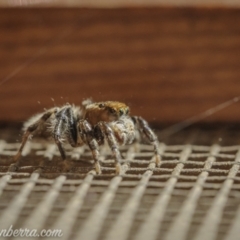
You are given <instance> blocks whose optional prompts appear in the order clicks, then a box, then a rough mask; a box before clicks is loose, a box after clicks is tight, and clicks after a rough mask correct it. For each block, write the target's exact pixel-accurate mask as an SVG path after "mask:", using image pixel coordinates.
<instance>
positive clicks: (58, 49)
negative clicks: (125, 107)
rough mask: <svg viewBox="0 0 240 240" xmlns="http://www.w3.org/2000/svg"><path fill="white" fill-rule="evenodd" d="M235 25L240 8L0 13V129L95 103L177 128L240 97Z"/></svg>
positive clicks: (236, 114) (218, 117)
mask: <svg viewBox="0 0 240 240" xmlns="http://www.w3.org/2000/svg"><path fill="white" fill-rule="evenodd" d="M239 26H240V10H238V9H194V8H132V9H111V10H110V9H73V8H72V9H51V8H50V9H48V8H45V9H44V8H40V9H30V8H26V9H15V8H9V9H0V56H1V57H0V120H1V121H24V120H25V119H26V118H28V117H29V116H31V115H32V114H34V113H36V112H39V111H42V109H43V108H48V107H51V106H52V105H53V103H52V101H51V98H54V99H55V102H56V104H58V105H59V104H60V105H61V104H64V103H65V102H67V101H68V102H70V103H75V104H80V103H81V101H82V99H84V98H87V97H92V98H94V99H96V100H97V101H99V100H109V99H112V100H119V101H124V102H126V103H128V104H129V105H130V106H131V107H132V113H133V114H137V115H142V116H144V117H146V118H147V119H148V120H149V121H155V122H177V121H181V120H183V119H186V118H188V117H191V116H193V115H195V114H198V113H200V112H202V111H204V110H207V109H209V108H211V107H213V106H215V105H217V104H220V103H222V102H224V101H226V100H229V99H230V98H233V97H235V96H238V95H240V91H239V89H240V81H239V79H240V68H239V62H240V28H239ZM61 97H63V99H62V98H61ZM38 102H40V103H41V104H38ZM238 109H239V104H234V105H233V106H231V107H229V108H228V109H226V110H224V111H221V112H219V113H218V114H215V115H214V116H212V117H210V118H208V119H206V121H225V122H226V121H239V120H240V111H238Z"/></svg>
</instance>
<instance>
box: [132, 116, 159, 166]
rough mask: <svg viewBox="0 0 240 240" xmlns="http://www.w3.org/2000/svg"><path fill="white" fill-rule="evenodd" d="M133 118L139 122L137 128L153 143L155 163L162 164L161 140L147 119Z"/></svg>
mask: <svg viewBox="0 0 240 240" xmlns="http://www.w3.org/2000/svg"><path fill="white" fill-rule="evenodd" d="M132 119H133V121H134V122H135V123H136V124H137V128H138V129H139V130H140V132H141V133H143V134H144V135H145V136H146V137H147V139H148V140H149V141H150V143H151V144H152V145H153V147H154V152H155V163H156V165H157V166H158V167H159V166H160V164H161V155H160V151H159V142H158V138H157V136H156V135H155V133H154V132H153V131H152V129H151V128H150V127H149V125H148V122H147V121H146V120H145V119H143V118H142V117H137V116H134V117H132Z"/></svg>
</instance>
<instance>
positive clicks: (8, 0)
mask: <svg viewBox="0 0 240 240" xmlns="http://www.w3.org/2000/svg"><path fill="white" fill-rule="evenodd" d="M0 6H4V7H16V6H17V7H18V6H19V7H22V6H23V7H87V8H96V7H97V8H119V7H150V6H151V7H159V6H174V7H179V6H184V7H189V6H190V7H193V6H195V7H206V6H207V7H239V6H240V2H239V1H236V0H221V1H219V0H194V1H192V0H178V1H176V0H168V1H167V0H148V1H143V0H114V1H112V0H101V1H96V0H67V1H66V0H57V1H56V0H1V1H0Z"/></svg>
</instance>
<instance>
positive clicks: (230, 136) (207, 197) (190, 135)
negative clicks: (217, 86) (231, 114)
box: [0, 128, 240, 240]
mask: <svg viewBox="0 0 240 240" xmlns="http://www.w3.org/2000/svg"><path fill="white" fill-rule="evenodd" d="M15 138H16V132H11V133H10V132H9V131H7V130H5V131H2V134H1V139H2V140H0V175H1V179H0V199H1V200H0V227H1V229H4V228H8V227H9V226H10V225H13V226H14V228H15V229H17V228H25V227H26V228H28V229H43V228H44V229H61V230H62V231H63V239H87V240H91V239H107V240H110V239H119V240H120V239H134V240H146V239H148V240H153V239H164V240H171V239H179V240H182V239H195V240H200V239H205V240H208V239H209V240H210V239H238V237H239V236H240V228H239V226H240V191H239V190H240V171H239V167H240V144H239V140H240V134H238V131H237V130H236V129H227V130H226V129H225V128H221V129H204V130H202V129H199V128H194V129H190V130H187V131H186V130H185V131H182V132H181V133H180V134H178V135H176V136H172V137H169V138H168V139H166V140H165V141H161V143H160V150H161V153H162V164H161V166H160V168H158V167H156V166H155V164H154V163H153V161H151V160H152V157H153V148H152V146H150V145H148V144H145V143H136V144H133V145H131V146H127V147H123V148H122V154H123V157H124V161H123V170H124V174H123V175H122V176H115V173H114V172H115V168H114V161H113V159H112V157H111V152H110V151H109V149H108V147H107V146H103V147H102V148H101V165H102V174H101V175H96V174H95V172H94V170H93V162H92V160H91V152H90V151H89V150H88V148H87V147H82V148H76V149H71V148H67V156H68V159H70V161H71V164H72V165H71V166H72V167H71V169H70V170H69V171H68V172H63V171H62V165H61V160H60V155H59V153H58V151H57V148H56V146H55V145H54V144H50V143H46V142H43V141H36V140H35V141H32V142H28V143H27V146H26V147H25V149H24V151H23V157H22V159H21V163H20V168H19V169H18V171H17V172H8V167H9V164H10V162H11V156H13V155H14V154H15V153H16V150H17V148H18V146H19V143H16V140H15ZM8 239H11V238H8ZM13 239H14V238H13ZM28 239H29V238H28ZM47 239H50V238H47Z"/></svg>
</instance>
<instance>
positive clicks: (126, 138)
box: [14, 100, 161, 174]
mask: <svg viewBox="0 0 240 240" xmlns="http://www.w3.org/2000/svg"><path fill="white" fill-rule="evenodd" d="M23 130H24V135H23V139H22V143H21V146H20V148H19V150H18V152H17V154H16V155H15V157H14V161H15V162H16V165H17V164H18V159H19V157H20V156H21V153H22V150H23V148H24V145H25V144H26V142H27V140H28V138H29V137H30V136H35V135H42V136H44V137H51V138H53V140H54V141H55V143H56V145H57V146H58V149H59V152H60V154H61V157H62V159H63V160H65V159H66V154H65V151H64V148H63V143H64V142H68V143H69V144H70V145H71V146H72V147H78V146H82V145H84V144H87V145H88V146H89V148H90V150H91V152H92V156H93V159H94V161H95V169H96V172H97V173H98V174H100V173H101V167H100V164H99V146H100V145H102V144H103V143H104V139H106V140H107V143H108V145H109V147H110V148H111V150H112V154H113V157H114V160H115V165H116V173H117V174H119V173H120V170H121V154H120V151H119V146H120V145H126V144H131V143H132V142H133V141H134V140H135V139H136V133H137V131H139V133H140V134H144V135H145V136H146V137H147V139H148V140H149V141H150V143H151V144H152V145H153V146H154V152H155V162H156V165H157V166H159V165H160V159H161V158H160V152H159V143H158V139H157V137H156V135H155V134H154V132H153V131H152V130H151V128H150V127H149V125H148V123H147V122H146V121H145V120H144V119H143V118H142V117H137V116H132V117H131V116H129V107H128V106H127V105H126V104H124V103H121V102H115V101H106V102H92V101H91V100H85V101H83V103H82V106H81V107H76V106H74V105H70V104H66V105H64V106H62V107H53V108H51V109H48V110H46V111H45V112H44V113H41V114H38V115H36V116H34V117H32V118H30V119H29V120H28V121H27V122H26V123H25V124H24V128H23Z"/></svg>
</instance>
